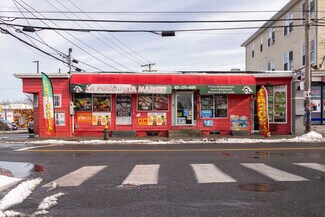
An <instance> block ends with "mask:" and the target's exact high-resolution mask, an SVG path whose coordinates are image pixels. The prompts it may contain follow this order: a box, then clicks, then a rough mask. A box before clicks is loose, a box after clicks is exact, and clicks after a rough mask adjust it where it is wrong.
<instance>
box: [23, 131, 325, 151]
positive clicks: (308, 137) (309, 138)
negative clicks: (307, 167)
mask: <svg viewBox="0 0 325 217" xmlns="http://www.w3.org/2000/svg"><path fill="white" fill-rule="evenodd" d="M324 141H325V140H324V139H323V137H322V135H321V134H319V133H316V132H314V131H312V132H309V133H307V134H304V135H302V136H297V137H294V138H280V139H274V138H272V136H271V138H269V139H252V138H231V137H228V138H216V139H212V138H199V139H170V140H168V139H166V140H158V141H155V140H150V139H144V140H139V139H122V140H113V139H110V140H81V141H67V140H56V139H50V140H42V141H26V142H24V144H38V145H46V144H48V145H52V146H55V145H108V144H114V145H118V144H121V145H127V144H150V145H162V144H195V143H205V144H213V143H245V144H247V143H283V142H324ZM26 149H29V148H26ZM22 150H25V149H24V148H23V149H20V150H19V151H22Z"/></svg>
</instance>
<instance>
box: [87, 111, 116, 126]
mask: <svg viewBox="0 0 325 217" xmlns="http://www.w3.org/2000/svg"><path fill="white" fill-rule="evenodd" d="M111 119H112V116H111V113H110V112H93V113H92V125H97V126H105V125H106V124H107V125H111Z"/></svg>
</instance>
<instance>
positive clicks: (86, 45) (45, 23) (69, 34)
mask: <svg viewBox="0 0 325 217" xmlns="http://www.w3.org/2000/svg"><path fill="white" fill-rule="evenodd" d="M21 2H23V3H24V4H25V5H27V6H28V7H29V8H31V9H32V10H34V12H36V13H38V12H37V11H35V9H34V8H33V7H31V6H30V5H28V4H27V3H25V2H24V1H23V0H21ZM32 14H33V13H32ZM38 14H40V15H41V16H42V17H45V16H44V15H42V14H41V13H38ZM33 16H35V17H37V16H36V15H34V14H33ZM41 22H42V23H44V24H45V25H47V26H48V24H47V23H45V22H44V21H41ZM51 23H53V22H51ZM53 24H54V25H56V24H55V23H53ZM56 26H57V25H56ZM55 32H56V33H57V34H58V35H60V36H61V37H62V38H64V39H65V40H67V41H68V42H70V43H71V44H72V45H74V46H75V47H77V48H79V49H80V50H82V51H83V52H85V53H86V54H88V55H90V56H91V57H93V58H94V59H96V60H97V61H99V62H102V63H103V64H105V65H107V66H109V67H111V68H113V69H115V70H117V71H120V72H123V71H122V70H120V69H118V68H116V67H114V66H112V65H110V64H108V63H106V62H104V61H103V60H101V59H99V58H97V57H96V56H94V55H93V54H91V53H89V52H88V51H87V50H85V49H83V48H82V47H80V46H78V45H77V44H76V43H74V42H73V41H71V40H70V39H68V38H67V37H65V36H64V35H63V34H61V33H60V32H59V31H55ZM66 33H67V34H68V35H70V36H71V37H73V38H75V39H76V40H78V41H80V40H79V39H78V38H76V37H75V36H73V35H72V34H70V33H69V32H66ZM82 43H83V44H85V43H84V42H82ZM85 45H86V46H89V45H87V44H85Z"/></svg>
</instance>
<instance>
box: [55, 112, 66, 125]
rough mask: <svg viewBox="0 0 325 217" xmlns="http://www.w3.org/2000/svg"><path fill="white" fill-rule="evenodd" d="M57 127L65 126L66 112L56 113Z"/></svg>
mask: <svg viewBox="0 0 325 217" xmlns="http://www.w3.org/2000/svg"><path fill="white" fill-rule="evenodd" d="M55 125H56V126H65V114H64V112H56V113H55Z"/></svg>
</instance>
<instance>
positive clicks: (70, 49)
mask: <svg viewBox="0 0 325 217" xmlns="http://www.w3.org/2000/svg"><path fill="white" fill-rule="evenodd" d="M71 53H72V48H69V53H68V65H69V72H68V74H71V65H72V57H71Z"/></svg>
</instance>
